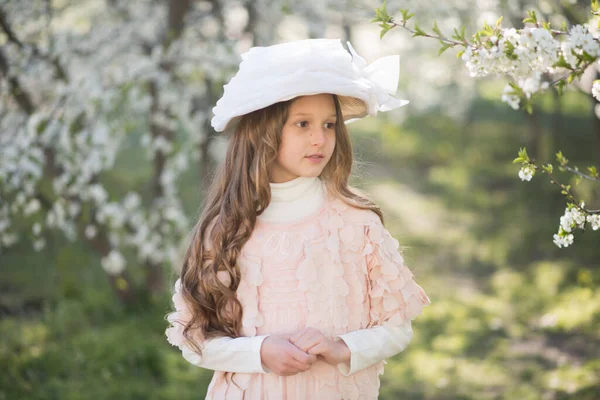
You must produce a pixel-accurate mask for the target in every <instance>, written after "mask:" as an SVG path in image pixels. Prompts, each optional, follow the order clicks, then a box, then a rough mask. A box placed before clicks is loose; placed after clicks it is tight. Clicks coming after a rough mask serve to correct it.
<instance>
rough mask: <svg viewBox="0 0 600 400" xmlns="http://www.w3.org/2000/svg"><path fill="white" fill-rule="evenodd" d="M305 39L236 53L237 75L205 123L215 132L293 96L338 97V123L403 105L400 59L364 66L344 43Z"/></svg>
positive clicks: (393, 57) (394, 56) (396, 56)
mask: <svg viewBox="0 0 600 400" xmlns="http://www.w3.org/2000/svg"><path fill="white" fill-rule="evenodd" d="M347 43H348V48H349V49H350V53H348V51H346V49H344V47H343V46H342V44H341V41H340V39H305V40H297V41H293V42H288V43H282V44H276V45H273V46H268V47H252V48H251V49H249V50H248V51H247V52H246V53H244V54H242V62H241V63H240V69H239V71H238V72H237V74H236V75H235V76H234V77H233V78H231V80H230V81H229V83H227V84H226V85H225V86H224V87H223V88H224V93H223V96H222V97H221V98H220V99H219V101H217V104H216V106H215V107H214V108H213V110H212V111H213V113H214V117H213V118H212V120H211V125H212V126H213V128H214V129H215V131H217V132H222V131H224V130H225V129H226V127H227V126H228V124H229V122H230V121H232V120H233V119H234V118H236V117H240V116H242V115H245V114H248V113H250V112H252V111H256V110H259V109H261V108H264V107H267V106H269V105H271V104H274V103H277V102H280V101H285V100H290V99H293V98H294V97H298V96H303V95H311V94H319V93H332V94H336V95H338V97H339V100H340V105H341V109H342V114H343V116H344V121H346V122H349V121H351V120H356V119H360V118H363V117H365V116H366V115H373V116H375V115H377V111H389V110H393V109H395V108H398V107H402V106H404V105H406V104H408V100H401V99H397V98H395V97H394V96H393V95H395V94H396V90H397V88H398V77H399V68H400V56H398V55H393V56H387V57H382V58H380V59H378V60H376V61H374V62H373V63H371V64H370V65H367V62H366V61H365V59H364V58H362V57H361V56H359V55H358V54H357V53H356V51H355V50H354V48H353V47H352V45H351V44H350V42H347Z"/></svg>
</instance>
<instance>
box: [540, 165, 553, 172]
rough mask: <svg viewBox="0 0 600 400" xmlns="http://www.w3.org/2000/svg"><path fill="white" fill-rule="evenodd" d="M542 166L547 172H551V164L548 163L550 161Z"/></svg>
mask: <svg viewBox="0 0 600 400" xmlns="http://www.w3.org/2000/svg"><path fill="white" fill-rule="evenodd" d="M542 168H543V169H544V171H546V172H547V173H549V174H551V173H552V171H553V167H552V164H550V163H548V164H546V165H544V166H543V167H542Z"/></svg>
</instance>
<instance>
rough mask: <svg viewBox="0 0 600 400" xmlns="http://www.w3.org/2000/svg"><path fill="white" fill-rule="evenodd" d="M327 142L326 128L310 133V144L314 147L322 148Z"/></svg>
mask: <svg viewBox="0 0 600 400" xmlns="http://www.w3.org/2000/svg"><path fill="white" fill-rule="evenodd" d="M325 140H327V137H326V136H325V128H317V129H313V130H312V131H311V133H310V142H311V144H312V145H314V146H322V145H323V144H324V143H325Z"/></svg>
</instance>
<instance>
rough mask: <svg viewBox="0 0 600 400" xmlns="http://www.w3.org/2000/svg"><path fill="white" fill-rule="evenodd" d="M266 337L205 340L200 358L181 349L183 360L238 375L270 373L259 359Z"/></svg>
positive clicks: (185, 348)
mask: <svg viewBox="0 0 600 400" xmlns="http://www.w3.org/2000/svg"><path fill="white" fill-rule="evenodd" d="M267 336H268V335H262V336H253V337H239V338H232V337H218V338H214V339H209V340H206V341H205V342H204V343H203V344H204V348H203V349H202V356H199V355H198V354H197V353H195V352H193V351H192V350H191V349H190V348H188V347H184V348H183V349H182V354H183V358H185V359H186V360H187V361H188V362H189V363H191V364H193V365H196V366H198V367H202V368H207V369H212V370H215V371H228V372H240V373H263V374H266V373H268V372H271V371H270V370H269V369H268V368H266V367H265V366H264V365H263V364H262V362H261V358H260V348H261V346H262V343H263V341H264V340H265V338H266V337H267Z"/></svg>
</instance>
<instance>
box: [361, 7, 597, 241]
mask: <svg viewBox="0 0 600 400" xmlns="http://www.w3.org/2000/svg"><path fill="white" fill-rule="evenodd" d="M598 8H599V7H598V2H597V1H596V0H594V1H592V10H591V11H592V14H593V15H594V16H598V15H600V13H599V10H598ZM400 14H401V20H400V21H399V22H396V21H395V20H394V18H393V17H392V16H390V15H389V14H388V11H387V9H386V1H384V2H383V4H382V6H381V7H379V8H377V9H375V18H373V19H372V20H371V22H377V23H379V27H381V33H380V37H381V38H382V37H383V36H384V35H385V34H386V33H387V32H389V31H390V30H391V29H394V28H402V29H405V30H407V31H409V32H410V33H411V34H412V36H413V37H416V36H424V37H428V38H432V39H437V40H439V41H440V44H441V46H442V47H441V48H440V51H439V54H442V53H443V52H444V51H446V50H447V49H449V48H451V47H456V46H460V47H463V48H464V49H463V50H461V51H460V52H459V53H458V54H457V57H460V58H461V59H462V60H463V61H464V62H465V66H466V67H467V69H468V70H469V73H470V75H471V77H484V76H487V75H490V74H496V75H501V76H505V77H507V78H509V82H508V83H507V85H506V86H505V88H504V91H503V93H502V97H501V98H502V101H504V102H506V103H508V104H509V105H510V106H511V107H512V108H513V109H515V110H518V109H520V108H523V109H525V110H526V111H527V112H528V113H529V114H531V113H532V112H533V104H532V100H533V98H534V97H535V96H536V95H538V94H539V93H542V92H543V91H545V90H546V89H548V88H549V87H551V86H555V87H556V89H557V91H558V93H559V94H562V93H563V90H564V88H565V86H566V85H568V84H571V83H572V82H573V81H574V80H575V79H579V78H580V77H581V76H582V75H583V73H584V71H585V70H587V69H588V67H590V66H592V64H594V63H595V62H597V61H598V59H599V58H600V40H599V39H598V38H597V37H595V36H594V35H592V33H591V32H590V31H589V29H588V27H587V26H585V25H575V26H572V27H571V28H570V29H569V28H568V27H567V25H566V23H563V25H562V27H561V29H553V28H551V26H550V23H549V22H544V21H541V20H540V19H539V18H538V16H537V14H536V12H535V11H530V12H529V13H528V17H527V18H525V19H524V20H523V23H524V24H525V25H526V26H525V27H524V28H522V29H515V28H508V29H507V28H502V27H501V25H502V17H500V18H499V19H498V20H497V21H496V24H495V25H494V26H490V25H488V24H487V22H484V24H483V27H482V29H480V30H479V31H477V32H476V33H475V34H474V35H472V36H471V38H470V39H467V38H466V35H465V30H466V29H465V27H464V26H461V28H460V30H458V29H456V28H454V35H453V36H452V37H451V39H450V38H448V37H446V36H445V35H444V34H443V33H442V31H441V30H440V29H439V27H438V25H437V22H434V24H433V32H434V33H435V34H430V33H427V32H425V31H424V30H423V29H421V28H420V27H419V25H418V24H417V23H415V25H414V29H411V28H409V27H408V26H407V24H408V22H409V20H411V19H412V18H413V17H414V15H415V14H413V13H411V12H410V11H409V10H408V9H402V10H400ZM599 26H600V25H599ZM559 39H563V40H562V41H559ZM591 92H592V95H593V96H594V97H595V98H596V99H597V100H598V101H600V80H597V81H595V82H594V84H593V86H592V88H591ZM556 157H557V161H558V162H559V169H560V170H561V171H568V172H571V173H573V174H575V175H576V176H577V181H576V182H577V183H578V182H579V180H580V179H582V178H583V179H588V180H592V181H594V182H598V181H600V179H599V177H598V173H597V171H596V168H595V167H589V168H588V170H589V171H590V173H589V174H584V173H581V172H579V170H578V169H577V168H571V167H569V166H568V165H567V163H568V160H567V159H566V158H565V157H564V156H563V155H562V153H561V152H558V153H557V154H556ZM514 162H515V163H522V164H523V167H522V168H521V170H520V171H519V177H520V178H521V180H524V181H529V180H531V178H532V177H533V175H534V174H535V172H536V171H537V170H540V171H542V173H545V174H547V175H548V177H549V178H550V181H551V182H552V183H553V184H555V185H558V186H559V187H560V188H561V193H562V194H564V195H565V197H566V201H567V209H566V211H565V215H563V217H561V225H560V229H559V232H558V234H556V235H554V243H555V244H556V245H557V246H559V247H566V246H568V245H570V244H571V243H573V234H572V233H571V232H572V230H573V229H574V228H575V227H579V228H581V229H584V225H585V222H586V221H587V222H589V223H590V224H591V225H592V229H593V230H597V229H599V228H600V210H588V209H585V208H584V202H583V201H579V200H578V199H576V198H575V196H574V195H573V193H572V192H571V186H570V185H564V184H561V183H560V182H558V180H557V179H556V178H555V177H554V176H553V174H552V171H553V167H552V164H547V165H544V166H542V167H539V166H538V165H536V164H535V162H534V161H533V160H530V159H529V157H528V155H527V151H526V149H525V148H523V149H521V150H520V151H519V157H517V158H516V159H515V160H514Z"/></svg>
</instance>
